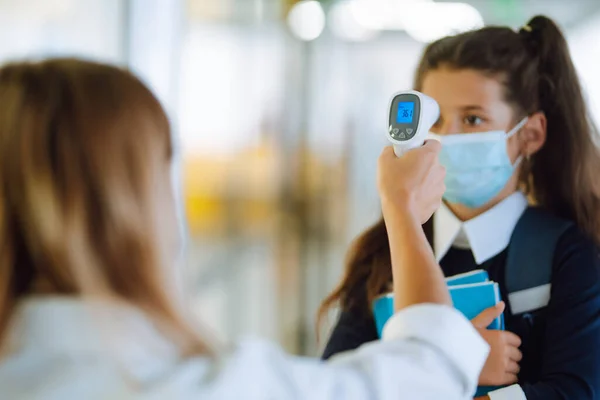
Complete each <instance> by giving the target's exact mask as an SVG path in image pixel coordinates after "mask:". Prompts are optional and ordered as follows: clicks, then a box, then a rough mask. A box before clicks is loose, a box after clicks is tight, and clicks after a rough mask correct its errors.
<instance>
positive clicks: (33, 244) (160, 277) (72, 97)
mask: <svg viewBox="0 0 600 400" xmlns="http://www.w3.org/2000/svg"><path fill="white" fill-rule="evenodd" d="M0 103H1V104H2V107H1V108H0V199H1V200H0V285H2V287H1V288H0V333H4V331H5V329H6V325H7V322H8V320H9V319H10V317H11V315H12V312H13V310H14V308H15V306H16V305H17V303H18V302H19V301H20V300H21V299H23V298H24V297H25V296H28V295H30V294H33V293H37V292H44V293H51V294H60V295H71V296H91V297H105V298H112V299H116V300H124V301H126V302H128V303H130V304H133V305H135V306H138V307H140V308H142V309H144V310H146V311H148V312H149V313H150V314H151V315H153V316H154V317H156V319H157V321H158V322H159V324H160V325H161V326H163V327H164V328H165V330H167V331H169V334H172V335H174V336H176V339H177V340H180V341H181V343H182V345H183V346H184V347H186V350H191V348H195V349H196V350H198V346H201V344H199V343H198V342H196V339H195V338H194V334H193V333H192V330H191V329H189V328H188V327H186V326H185V324H184V323H182V322H181V318H180V317H178V314H177V312H176V311H175V308H176V307H175V306H174V305H173V302H172V301H171V297H170V295H169V293H168V290H167V289H166V284H165V281H168V275H169V274H168V273H165V272H166V269H165V265H164V264H165V261H166V259H167V258H168V256H169V255H168V254H166V252H165V251H162V249H165V245H164V243H160V242H161V236H160V235H159V231H160V229H165V227H164V226H159V225H161V223H164V221H161V220H159V218H158V217H159V213H158V212H157V211H158V207H160V196H161V193H163V194H162V195H164V193H170V189H171V188H170V187H160V185H163V184H165V183H167V184H168V182H169V180H168V178H166V177H167V176H168V171H169V161H170V157H171V141H170V132H169V123H168V120H167V117H166V115H165V113H164V111H163V109H162V107H161V106H160V104H159V102H158V101H157V100H156V98H155V97H154V96H153V95H152V94H151V92H150V91H149V90H148V89H147V88H146V87H145V86H144V85H143V84H142V83H141V82H140V81H139V80H138V79H136V78H135V77H134V76H133V75H131V74H129V73H127V72H125V71H123V70H120V69H117V68H115V67H110V66H106V65H101V64H96V63H91V62H85V61H78V60H73V59H60V60H50V61H45V62H39V63H18V64H11V65H8V66H5V67H3V68H2V69H0ZM171 211H172V210H169V207H165V209H164V210H163V212H164V213H167V214H169V213H170V212H171ZM169 215H171V214H169Z"/></svg>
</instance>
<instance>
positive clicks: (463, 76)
mask: <svg viewBox="0 0 600 400" xmlns="http://www.w3.org/2000/svg"><path fill="white" fill-rule="evenodd" d="M504 90H505V88H504V85H503V84H502V82H500V80H499V79H497V78H496V77H492V76H489V75H486V74H484V73H482V72H479V71H476V70H473V69H459V70H457V69H449V68H440V69H435V70H432V71H429V72H427V73H426V74H425V76H424V79H423V82H422V87H421V91H422V92H423V93H425V94H426V95H428V96H430V97H433V98H434V99H435V100H436V101H437V102H438V103H439V104H440V106H448V107H453V106H454V107H458V108H463V107H472V106H481V107H486V106H493V105H494V104H495V103H498V102H504Z"/></svg>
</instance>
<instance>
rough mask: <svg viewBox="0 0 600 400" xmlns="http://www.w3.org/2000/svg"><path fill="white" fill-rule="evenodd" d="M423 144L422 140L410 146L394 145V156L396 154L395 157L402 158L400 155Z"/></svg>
mask: <svg viewBox="0 0 600 400" xmlns="http://www.w3.org/2000/svg"><path fill="white" fill-rule="evenodd" d="M423 143H425V141H424V140H420V141H416V142H411V143H410V144H405V145H399V144H395V145H394V154H396V157H402V155H403V154H404V153H406V152H407V151H409V150H411V149H416V148H417V147H421V146H423Z"/></svg>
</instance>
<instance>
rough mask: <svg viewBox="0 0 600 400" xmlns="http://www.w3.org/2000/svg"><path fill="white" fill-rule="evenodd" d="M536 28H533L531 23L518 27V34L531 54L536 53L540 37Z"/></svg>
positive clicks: (534, 54)
mask: <svg viewBox="0 0 600 400" xmlns="http://www.w3.org/2000/svg"><path fill="white" fill-rule="evenodd" d="M537 33H538V32H537V30H535V29H534V28H533V27H532V26H531V25H523V27H521V29H519V35H520V36H521V38H523V41H524V42H525V45H526V47H527V50H528V51H529V53H530V54H531V55H533V56H536V55H537V54H538V49H539V44H540V38H539V37H538V35H537Z"/></svg>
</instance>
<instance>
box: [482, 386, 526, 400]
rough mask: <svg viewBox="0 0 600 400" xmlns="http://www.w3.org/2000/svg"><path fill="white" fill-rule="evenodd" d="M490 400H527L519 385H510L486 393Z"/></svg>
mask: <svg viewBox="0 0 600 400" xmlns="http://www.w3.org/2000/svg"><path fill="white" fill-rule="evenodd" d="M488 396H489V397H490V399H491V400H527V397H526V396H525V392H524V391H523V389H521V386H519V385H510V386H507V387H505V388H502V389H498V390H494V391H493V392H490V393H488Z"/></svg>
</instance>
